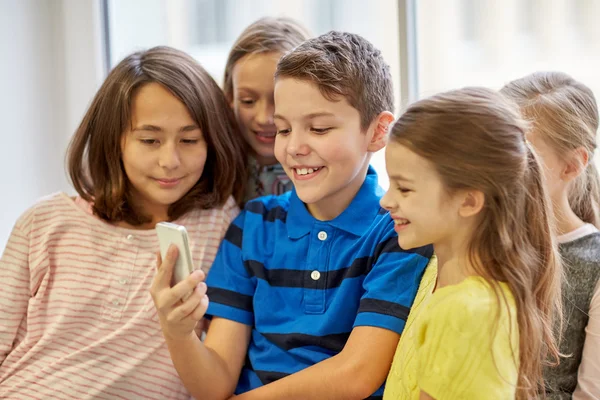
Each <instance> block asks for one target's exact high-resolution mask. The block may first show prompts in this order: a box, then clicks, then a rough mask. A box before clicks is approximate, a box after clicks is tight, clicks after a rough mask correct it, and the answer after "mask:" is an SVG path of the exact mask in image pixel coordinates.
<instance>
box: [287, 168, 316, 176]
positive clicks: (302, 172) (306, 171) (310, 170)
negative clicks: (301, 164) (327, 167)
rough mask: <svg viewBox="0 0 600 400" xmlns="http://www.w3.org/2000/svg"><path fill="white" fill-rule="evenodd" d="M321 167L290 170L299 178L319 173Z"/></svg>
mask: <svg viewBox="0 0 600 400" xmlns="http://www.w3.org/2000/svg"><path fill="white" fill-rule="evenodd" d="M321 168H323V167H311V168H292V169H293V170H294V172H295V173H296V174H298V175H300V176H306V175H310V174H314V173H315V172H317V171H319V170H320V169H321Z"/></svg>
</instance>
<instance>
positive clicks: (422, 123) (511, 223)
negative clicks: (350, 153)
mask: <svg viewBox="0 0 600 400" xmlns="http://www.w3.org/2000/svg"><path fill="white" fill-rule="evenodd" d="M526 128H527V125H526V124H525V122H524V121H523V120H522V119H521V118H520V115H519V113H518V110H517V108H516V107H513V105H512V103H510V102H508V101H507V100H506V99H505V98H503V97H502V96H501V95H500V94H499V93H497V92H495V91H492V90H489V89H484V88H464V89H460V90H455V91H450V92H446V93H441V94H438V95H436V96H433V97H430V98H427V99H424V100H421V101H418V102H416V103H414V104H412V105H411V106H409V107H408V109H407V110H406V112H405V113H404V114H403V115H402V116H401V117H400V118H399V120H398V121H397V122H396V123H395V124H394V126H393V127H392V130H391V137H390V139H391V140H393V141H395V142H398V143H400V144H402V145H405V146H407V147H408V148H409V149H411V150H412V151H414V152H415V153H416V154H418V155H420V156H421V157H424V158H425V159H427V160H428V161H429V162H431V163H432V164H433V165H435V168H436V170H437V173H438V174H439V176H440V177H441V180H442V182H443V183H444V185H445V187H446V188H447V189H448V190H449V192H452V191H453V190H460V189H475V190H479V191H481V192H483V194H484V196H485V205H484V208H483V210H482V212H481V214H480V220H479V222H478V225H477V227H476V228H475V231H474V232H473V237H472V240H471V243H470V245H469V257H470V259H471V261H472V262H473V264H474V267H475V269H476V271H477V273H478V274H479V275H481V276H482V277H483V278H484V279H485V280H486V281H487V282H488V283H489V284H490V285H491V287H492V288H493V289H494V292H495V294H496V298H497V299H498V302H499V304H502V303H500V300H501V299H500V298H501V297H504V296H502V295H501V293H502V292H501V290H500V289H499V285H498V282H499V281H501V282H506V283H507V284H508V286H509V287H510V289H511V292H512V293H513V295H514V297H515V300H516V305H517V320H518V325H519V327H518V328H519V335H520V343H519V348H520V351H519V381H518V388H517V394H518V398H531V397H533V396H535V395H536V394H538V392H539V391H540V390H541V388H543V380H542V365H543V360H547V359H548V355H550V356H552V357H553V358H554V359H555V360H558V348H557V344H556V342H555V339H554V337H553V329H552V327H553V322H554V320H555V318H556V316H557V315H560V306H561V305H560V298H561V296H560V277H561V267H560V261H559V258H558V255H557V253H556V246H555V244H554V241H553V236H552V234H551V230H550V214H549V200H548V198H547V195H546V193H545V189H544V185H543V182H542V175H541V168H540V166H539V164H538V162H537V159H536V156H535V153H534V152H533V150H532V148H531V146H530V145H528V144H527V143H526V141H525V132H526ZM504 304H506V299H504ZM498 315H499V314H498Z"/></svg>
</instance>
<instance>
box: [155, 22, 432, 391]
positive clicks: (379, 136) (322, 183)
mask: <svg viewBox="0 0 600 400" xmlns="http://www.w3.org/2000/svg"><path fill="white" fill-rule="evenodd" d="M275 80H276V83H275V116H274V118H275V124H276V126H277V131H278V132H277V133H278V135H277V139H276V142H275V155H276V157H277V160H278V161H279V162H280V163H281V165H282V166H283V167H284V169H285V171H286V173H287V174H288V176H289V177H290V179H291V180H292V182H293V183H294V190H293V191H292V192H291V193H287V194H284V195H281V196H268V197H263V198H259V199H257V200H254V201H251V202H249V203H248V204H247V206H246V208H245V210H244V211H243V212H242V213H241V214H240V215H239V217H238V218H237V219H236V220H235V221H234V222H233V224H232V225H231V226H230V228H229V230H228V232H227V234H226V236H225V239H224V241H223V243H222V245H221V248H220V249H219V252H218V254H217V257H216V259H215V262H214V264H213V266H212V269H211V271H210V274H209V276H208V279H207V282H206V284H204V283H199V282H198V281H197V280H194V279H193V278H189V279H188V280H186V281H184V282H182V283H180V284H179V285H176V286H174V287H173V288H170V287H169V280H170V275H171V271H172V265H173V258H174V257H175V256H176V252H173V253H170V254H169V257H168V258H167V259H166V260H165V262H164V263H163V264H162V265H161V266H160V267H159V272H158V274H157V276H156V278H155V284H154V287H153V289H152V294H153V297H154V300H155V303H156V306H157V308H158V310H159V316H160V320H161V325H162V327H163V333H164V335H165V338H166V340H167V343H168V346H169V350H170V352H171V356H172V359H173V362H174V364H175V367H176V368H177V371H178V372H179V374H180V376H181V378H182V380H183V382H184V384H185V386H186V387H187V388H188V390H189V391H190V392H191V393H192V394H193V395H194V396H195V397H197V398H202V399H226V398H229V397H230V396H231V395H232V394H233V393H235V394H236V395H238V396H237V398H239V399H261V400H264V399H283V398H285V399H363V398H380V396H381V395H382V393H383V383H384V381H385V378H386V376H387V373H388V370H389V367H390V365H391V362H392V358H393V355H394V351H395V349H396V345H397V343H398V339H399V338H400V334H401V333H402V330H403V328H404V324H405V321H406V318H407V316H408V313H409V310H410V306H411V305H412V302H413V299H414V296H415V294H416V291H417V288H418V285H419V282H420V280H421V277H422V274H423V271H424V269H425V266H426V265H427V263H428V261H429V258H430V257H431V255H432V249H431V247H424V248H419V249H416V250H412V251H410V252H408V251H404V250H402V249H400V248H399V247H398V241H397V234H396V232H395V230H394V223H393V221H392V219H391V218H390V216H389V214H388V213H387V212H385V210H383V209H381V208H380V207H379V199H380V198H381V196H382V195H383V191H382V190H381V188H380V187H379V186H378V184H377V175H376V173H375V171H374V170H373V169H372V168H371V167H370V166H369V161H370V158H371V154H372V153H374V152H376V151H378V150H380V149H382V148H383V147H384V146H385V141H386V138H387V131H388V127H389V125H390V123H391V122H392V120H393V116H392V113H391V112H390V111H391V110H393V94H392V81H391V76H390V72H389V67H388V66H387V65H386V63H385V62H384V60H383V58H382V56H381V53H380V52H379V50H377V49H376V48H374V47H373V45H372V44H371V43H369V42H368V41H366V40H365V39H363V38H362V37H360V36H358V35H354V34H349V33H340V32H330V33H328V34H325V35H322V36H320V37H318V38H315V39H311V40H308V41H307V42H304V43H303V44H302V45H300V46H299V47H297V48H296V49H294V50H293V51H292V52H290V53H288V54H287V55H285V56H284V57H283V58H282V59H281V60H280V61H279V64H278V66H277V72H276V75H275ZM207 285H208V291H207V292H206V290H207ZM193 288H195V292H194V294H193V295H192V296H191V297H190V298H188V299H187V300H185V301H183V302H182V301H180V299H181V298H182V297H184V296H185V294H186V292H188V291H189V290H190V289H193ZM208 298H210V306H209V305H208ZM207 308H208V310H207ZM205 314H206V315H208V316H211V317H212V323H211V326H210V329H209V331H208V334H207V336H206V340H205V341H204V343H202V342H200V340H199V339H198V337H197V336H196V335H195V334H194V331H193V328H194V326H195V324H196V323H197V321H199V320H200V319H201V318H202V317H203V316H204V315H205Z"/></svg>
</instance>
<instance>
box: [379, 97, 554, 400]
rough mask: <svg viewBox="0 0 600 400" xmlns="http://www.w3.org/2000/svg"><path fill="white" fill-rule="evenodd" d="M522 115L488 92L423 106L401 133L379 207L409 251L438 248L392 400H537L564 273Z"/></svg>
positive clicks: (396, 129) (404, 341)
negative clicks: (418, 248) (427, 247)
mask: <svg viewBox="0 0 600 400" xmlns="http://www.w3.org/2000/svg"><path fill="white" fill-rule="evenodd" d="M525 132H526V125H525V124H524V122H523V121H522V120H521V119H520V117H519V113H518V110H517V109H516V107H515V106H513V105H512V104H509V103H508V101H507V100H505V99H503V98H502V97H501V95H500V94H498V93H496V92H494V91H492V90H488V89H483V88H465V89H461V90H455V91H451V92H447V93H442V94H439V95H436V96H433V97H431V98H428V99H425V100H421V101H419V102H416V103H414V104H413V105H412V106H410V107H409V108H408V110H407V111H406V112H405V113H404V114H403V115H402V116H401V117H400V119H399V120H398V121H397V122H396V123H395V125H394V126H393V128H392V130H391V140H390V143H389V144H388V146H387V149H386V166H387V172H388V175H389V178H390V189H389V190H388V192H387V194H386V195H385V197H384V198H383V199H382V200H381V205H382V206H383V207H384V208H386V209H387V210H388V211H389V212H390V214H391V215H392V217H393V219H394V221H395V223H396V231H397V232H398V242H399V244H400V246H401V247H402V248H404V249H410V248H416V247H419V246H423V245H425V244H430V243H432V244H433V246H434V249H435V252H436V254H437V264H436V263H431V264H430V267H429V268H428V270H427V271H426V273H425V276H424V278H423V281H422V284H421V288H420V290H419V293H418V294H417V298H416V299H415V302H414V304H413V307H412V311H411V314H410V316H409V318H408V321H407V325H406V328H405V330H404V333H403V335H402V338H401V339H400V342H399V344H398V349H397V351H396V355H395V358H394V362H393V365H392V368H391V371H390V374H389V377H388V380H387V387H386V391H385V394H384V399H437V400H441V399H465V400H466V399H478V400H481V399H514V398H519V399H521V398H523V399H525V398H531V397H535V396H536V395H537V394H539V392H540V388H541V387H542V378H541V375H542V365H543V360H548V359H549V358H550V359H557V356H558V351H557V346H556V343H555V340H554V338H553V330H552V324H553V320H554V318H555V317H556V316H557V314H558V313H559V310H560V298H561V297H560V277H561V269H560V263H559V261H558V257H557V255H556V249H555V244H554V242H553V239H552V235H551V232H550V228H549V209H548V200H547V198H546V194H545V192H544V188H543V186H542V178H541V175H540V167H539V165H538V162H537V159H536V156H535V155H534V153H533V150H532V148H531V147H530V145H529V144H528V143H527V142H526V140H525Z"/></svg>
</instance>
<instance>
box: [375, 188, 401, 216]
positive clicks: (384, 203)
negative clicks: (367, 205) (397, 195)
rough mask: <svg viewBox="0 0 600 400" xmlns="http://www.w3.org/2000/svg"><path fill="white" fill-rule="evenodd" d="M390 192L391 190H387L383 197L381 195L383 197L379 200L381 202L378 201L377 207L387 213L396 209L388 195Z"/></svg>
mask: <svg viewBox="0 0 600 400" xmlns="http://www.w3.org/2000/svg"><path fill="white" fill-rule="evenodd" d="M391 190H392V189H388V190H387V192H385V195H383V197H382V198H381V200H379V205H380V206H381V208H385V209H386V210H388V211H393V210H394V209H395V208H396V207H397V206H396V203H395V202H394V200H393V199H392V196H391V194H390V191H391Z"/></svg>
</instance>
